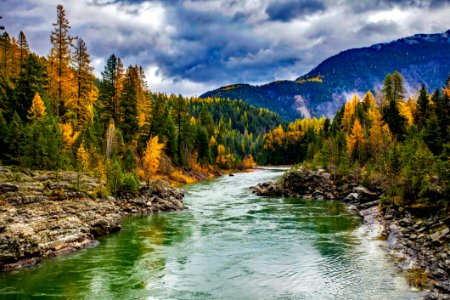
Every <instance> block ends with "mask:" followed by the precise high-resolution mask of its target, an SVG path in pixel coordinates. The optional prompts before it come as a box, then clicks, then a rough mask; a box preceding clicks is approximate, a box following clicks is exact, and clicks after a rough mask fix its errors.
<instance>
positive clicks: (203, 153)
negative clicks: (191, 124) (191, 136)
mask: <svg viewBox="0 0 450 300" xmlns="http://www.w3.org/2000/svg"><path fill="white" fill-rule="evenodd" d="M196 144H197V149H198V159H199V161H200V163H201V164H202V165H206V164H208V163H210V161H211V153H210V150H209V139H208V131H207V130H206V128H205V127H203V126H200V127H198V128H197V137H196Z"/></svg>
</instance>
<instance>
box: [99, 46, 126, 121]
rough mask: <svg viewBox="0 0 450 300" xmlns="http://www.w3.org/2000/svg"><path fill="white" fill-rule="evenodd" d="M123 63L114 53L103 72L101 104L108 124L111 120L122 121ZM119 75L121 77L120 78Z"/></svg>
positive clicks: (104, 118)
mask: <svg viewBox="0 0 450 300" xmlns="http://www.w3.org/2000/svg"><path fill="white" fill-rule="evenodd" d="M122 71H123V64H122V62H121V61H120V59H118V58H117V57H116V56H115V55H114V54H112V55H111V56H110V57H109V58H108V60H107V62H106V65H105V69H104V71H103V72H102V81H101V83H100V94H99V98H98V100H99V105H100V106H101V113H102V114H101V115H102V122H103V123H104V124H105V125H106V124H108V123H109V122H110V120H111V119H112V120H114V121H115V122H119V121H120V94H121V91H122V89H123V78H122ZM118 76H119V78H118Z"/></svg>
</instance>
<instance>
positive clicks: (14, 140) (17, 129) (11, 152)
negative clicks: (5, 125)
mask: <svg viewBox="0 0 450 300" xmlns="http://www.w3.org/2000/svg"><path fill="white" fill-rule="evenodd" d="M8 136H9V138H8V152H7V159H8V161H9V163H11V164H15V165H16V164H20V156H21V147H22V142H23V125H22V120H21V119H20V117H19V115H18V114H17V113H16V112H14V114H13V116H12V119H11V123H10V124H9V135H8Z"/></svg>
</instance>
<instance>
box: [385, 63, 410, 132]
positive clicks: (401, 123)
mask: <svg viewBox="0 0 450 300" xmlns="http://www.w3.org/2000/svg"><path fill="white" fill-rule="evenodd" d="M383 93H384V99H385V102H387V103H386V104H385V106H383V119H384V121H385V122H386V123H387V124H388V125H389V129H390V130H391V132H392V134H393V135H394V136H395V137H396V138H397V139H400V140H402V139H403V138H404V135H405V133H406V122H407V120H406V118H405V117H403V116H402V115H401V114H400V111H399V108H398V104H397V101H402V99H403V97H404V88H403V79H402V77H401V75H400V74H399V73H398V72H397V71H396V72H395V73H394V74H393V75H390V74H388V75H386V78H385V81H384V86H383Z"/></svg>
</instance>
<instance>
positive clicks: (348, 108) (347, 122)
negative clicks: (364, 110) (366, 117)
mask: <svg viewBox="0 0 450 300" xmlns="http://www.w3.org/2000/svg"><path fill="white" fill-rule="evenodd" d="M358 103H359V98H358V96H356V95H353V98H352V100H350V101H347V103H345V106H344V116H343V117H342V126H343V128H344V130H345V131H346V132H350V130H351V129H352V125H353V122H352V120H353V115H354V114H355V110H356V106H358Z"/></svg>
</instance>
